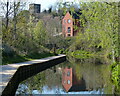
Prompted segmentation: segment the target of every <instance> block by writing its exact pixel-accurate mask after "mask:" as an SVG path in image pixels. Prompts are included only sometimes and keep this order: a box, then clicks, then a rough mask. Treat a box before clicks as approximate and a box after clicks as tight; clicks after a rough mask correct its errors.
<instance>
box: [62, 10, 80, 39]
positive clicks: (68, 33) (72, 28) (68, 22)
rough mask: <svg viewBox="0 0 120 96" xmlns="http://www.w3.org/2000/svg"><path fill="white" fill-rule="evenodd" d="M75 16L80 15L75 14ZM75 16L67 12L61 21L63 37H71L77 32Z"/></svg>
mask: <svg viewBox="0 0 120 96" xmlns="http://www.w3.org/2000/svg"><path fill="white" fill-rule="evenodd" d="M76 14H80V13H77V12H76ZM76 14H73V15H72V16H71V15H70V13H69V12H67V13H66V15H65V16H64V18H63V19H62V34H63V36H64V37H72V36H75V35H76V34H77V33H78V32H79V27H80V22H79V16H77V15H76ZM76 27H77V28H76Z"/></svg>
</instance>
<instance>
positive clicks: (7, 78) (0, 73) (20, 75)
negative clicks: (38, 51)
mask: <svg viewBox="0 0 120 96" xmlns="http://www.w3.org/2000/svg"><path fill="white" fill-rule="evenodd" d="M64 61H66V55H62V54H61V55H58V56H51V57H47V58H42V59H37V60H32V61H27V62H22V63H15V64H8V65H0V67H1V69H2V70H0V77H1V80H0V93H1V95H8V94H9V95H15V92H16V89H17V87H18V85H19V83H20V82H21V81H23V80H25V79H27V78H29V77H31V76H33V75H35V74H37V73H39V72H41V71H43V70H45V69H47V68H50V67H52V66H54V65H57V64H59V63H62V62H64Z"/></svg>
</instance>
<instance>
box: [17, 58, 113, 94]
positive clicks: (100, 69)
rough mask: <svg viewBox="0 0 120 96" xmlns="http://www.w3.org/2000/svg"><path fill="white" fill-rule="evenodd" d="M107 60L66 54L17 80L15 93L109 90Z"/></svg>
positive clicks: (110, 84)
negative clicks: (59, 59) (53, 62)
mask: <svg viewBox="0 0 120 96" xmlns="http://www.w3.org/2000/svg"><path fill="white" fill-rule="evenodd" d="M113 92H114V86H113V85H112V83H111V80H110V62H109V61H108V60H105V59H103V58H102V59H100V58H88V59H75V58H68V60H67V61H66V62H64V63H61V64H59V65H56V66H54V67H51V68H49V69H47V70H45V71H43V72H40V73H38V74H37V75H35V76H33V77H30V78H28V79H27V80H25V81H23V82H21V83H20V84H19V87H18V89H17V91H16V94H112V93H113Z"/></svg>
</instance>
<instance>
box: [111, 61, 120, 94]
mask: <svg viewBox="0 0 120 96" xmlns="http://www.w3.org/2000/svg"><path fill="white" fill-rule="evenodd" d="M111 72H112V74H111V80H112V83H113V84H114V85H115V87H116V93H120V63H119V62H114V63H113V64H112V65H111Z"/></svg>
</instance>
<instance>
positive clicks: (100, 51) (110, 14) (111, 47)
mask: <svg viewBox="0 0 120 96" xmlns="http://www.w3.org/2000/svg"><path fill="white" fill-rule="evenodd" d="M67 4H68V3H59V4H58V6H59V8H58V9H59V13H57V12H56V11H55V10H53V11H51V8H50V10H49V11H48V13H47V11H45V12H46V13H45V14H51V15H53V17H54V16H59V17H61V16H62V15H64V14H65V13H66V12H67V11H70V13H71V14H72V13H75V12H76V10H77V11H79V12H80V13H82V14H81V15H78V16H79V17H80V19H79V21H80V32H79V33H78V35H77V36H76V37H68V38H63V37H62V36H57V37H53V35H50V33H49V32H52V31H50V29H47V28H46V27H45V25H44V24H45V23H44V20H38V22H35V17H34V16H30V13H29V11H27V10H22V11H21V10H20V8H21V5H22V4H21V3H20V2H18V3H13V4H12V3H10V2H8V3H7V5H9V6H13V7H12V8H13V10H14V11H12V12H13V14H14V15H13V16H12V17H10V16H9V15H8V14H9V13H11V12H9V10H8V8H9V7H7V6H6V7H5V8H6V9H7V12H6V13H5V18H4V19H3V24H2V32H3V41H2V43H3V48H2V52H3V64H7V63H14V62H21V61H25V60H31V59H33V58H34V57H35V58H34V59H36V57H38V56H40V58H41V56H43V53H45V54H46V55H44V56H43V57H46V56H51V55H53V53H52V54H51V52H53V51H51V50H50V49H49V48H48V47H46V44H47V43H49V42H50V43H51V42H52V43H53V44H56V46H57V49H56V52H57V53H58V54H61V53H64V54H67V55H68V56H71V57H75V58H77V59H78V58H79V59H85V58H91V57H98V58H104V59H105V60H108V61H110V63H109V65H110V72H111V75H110V76H111V82H112V83H113V84H114V86H115V93H116V94H119V93H120V48H119V47H120V40H119V37H120V36H119V33H118V32H119V29H118V28H119V21H120V16H119V13H118V10H119V7H120V3H118V2H109V3H108V2H89V3H85V2H82V3H80V9H75V6H74V5H73V4H68V5H67ZM52 24H54V23H52ZM54 25H56V24H54ZM54 27H55V28H58V26H57V27H56V26H54ZM51 28H52V27H51ZM74 28H76V29H77V27H76V26H74ZM11 58H15V61H14V60H13V61H12V60H11ZM104 70H105V69H104ZM104 74H105V73H104Z"/></svg>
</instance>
